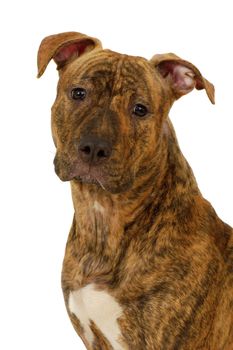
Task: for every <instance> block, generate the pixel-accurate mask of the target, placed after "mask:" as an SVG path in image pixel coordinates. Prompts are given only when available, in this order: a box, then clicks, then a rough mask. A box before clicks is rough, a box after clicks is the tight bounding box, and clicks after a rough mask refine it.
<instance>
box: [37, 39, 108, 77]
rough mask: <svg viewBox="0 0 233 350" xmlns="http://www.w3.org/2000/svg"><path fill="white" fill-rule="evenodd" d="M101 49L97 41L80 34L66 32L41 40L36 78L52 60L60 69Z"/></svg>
mask: <svg viewBox="0 0 233 350" xmlns="http://www.w3.org/2000/svg"><path fill="white" fill-rule="evenodd" d="M101 48H102V45H101V42H100V41H99V40H98V39H95V38H92V37H89V36H86V35H85V34H81V33H76V32H67V33H60V34H55V35H50V36H47V37H46V38H44V39H43V40H42V42H41V44H40V47H39V50H38V57H37V65H38V75H37V77H38V78H40V77H41V75H42V74H43V73H44V71H45V69H46V67H47V65H48V63H49V61H50V60H51V59H52V58H53V59H54V61H55V62H56V64H57V69H61V68H62V67H63V66H64V65H65V64H66V63H67V62H68V61H69V62H70V61H71V60H73V59H75V58H77V57H79V56H81V55H83V54H85V53H86V52H89V51H92V50H95V49H101Z"/></svg>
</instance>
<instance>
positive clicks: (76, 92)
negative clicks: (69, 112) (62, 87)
mask: <svg viewBox="0 0 233 350" xmlns="http://www.w3.org/2000/svg"><path fill="white" fill-rule="evenodd" d="M86 94H87V92H86V90H85V89H83V88H79V87H78V88H74V89H73V90H71V97H72V99H73V100H84V99H85V97H86Z"/></svg>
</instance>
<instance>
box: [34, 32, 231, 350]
mask: <svg viewBox="0 0 233 350" xmlns="http://www.w3.org/2000/svg"><path fill="white" fill-rule="evenodd" d="M52 58H53V59H54V60H55V62H56V64H57V66H58V70H59V76H60V79H59V83H58V89H57V97H56V100H55V103H54V105H53V107H52V134H53V139H54V143H55V146H56V149H57V153H56V157H55V160H54V164H55V171H56V173H57V174H58V176H59V177H60V178H61V180H63V181H70V183H71V190H72V199H73V204H74V209H75V214H74V219H73V223H72V227H71V230H70V234H69V238H68V241H67V246H66V252H65V258H64V263H63V271H62V288H63V292H64V298H65V303H66V306H67V311H68V314H69V316H70V319H71V321H72V323H73V326H74V328H75V330H76V331H77V333H78V335H79V336H80V337H81V338H82V340H83V342H84V344H85V346H86V348H87V349H89V350H110V349H115V350H117V349H118V350H120V349H127V350H188V349H189V350H194V349H203V350H204V349H205V350H207V349H208V350H232V349H233V230H232V228H230V227H229V226H228V225H227V224H225V223H223V222H222V221H221V220H220V219H219V218H218V216H217V214H216V213H215V211H214V209H213V208H212V206H211V204H210V203H209V202H208V201H206V200H205V199H204V198H203V197H202V195H201V193H200V191H199V189H198V186H197V183H196V180H195V177H194V175H193V172H192V170H191V168H190V166H189V164H188V163H187V161H186V159H185V158H184V156H183V154H182V153H181V150H180V148H179V145H178V142H177V139H176V136H175V132H174V129H173V127H172V124H171V121H170V119H169V116H168V114H169V110H170V108H171V106H172V104H173V103H174V102H175V100H176V99H177V98H179V97H181V96H182V95H184V94H185V93H187V92H189V91H191V90H192V89H193V88H195V87H196V88H197V89H205V90H206V92H207V95H208V97H209V99H210V100H211V102H213V103H214V88H213V85H212V84H211V83H209V82H208V81H207V80H206V79H205V78H203V76H202V75H201V73H200V72H199V70H198V69H197V68H196V67H195V66H193V65H192V64H191V63H189V62H187V61H184V60H181V59H180V58H178V57H177V56H175V55H174V54H165V55H156V56H154V57H153V59H152V60H150V61H148V60H146V59H144V58H141V57H132V56H127V55H123V54H119V53H116V52H113V51H110V50H103V49H102V47H101V43H100V42H99V41H98V40H97V39H95V38H91V37H87V36H86V35H83V34H80V33H75V32H71V33H62V34H58V35H54V36H50V37H47V38H45V39H44V40H43V41H42V43H41V46H40V49H39V54H38V68H39V73H38V75H39V76H40V75H42V74H43V72H44V70H45V68H46V66H47V64H48V62H49V61H50V59H52ZM180 67H181V68H182V69H181V68H180ZM184 67H185V69H184ZM182 74H183V75H184V74H185V79H183V80H182V78H183V75H182ZM76 87H81V88H82V89H85V91H86V96H85V99H83V100H74V99H72V98H71V92H72V89H74V88H76ZM138 103H140V104H142V105H144V106H146V108H147V114H146V116H142V117H140V116H137V115H135V113H134V112H133V111H134V106H135V104H138ZM90 136H91V137H93V138H101V139H104V140H107V142H108V144H109V145H110V147H111V155H110V157H109V158H108V159H107V160H105V161H104V162H102V163H101V164H97V165H92V164H90V163H86V162H84V161H83V159H82V158H81V157H80V156H79V152H78V149H79V148H78V147H79V144H80V140H81V139H83V138H85V137H90ZM104 296H106V307H105V306H104V300H105V299H104ZM98 298H99V299H98ZM75 300H76V304H75ZM85 305H86V306H85ZM98 305H99V306H101V307H99V309H98ZM108 310H110V311H109V312H108ZM111 310H113V311H112V312H111ZM114 310H116V311H114ZM79 315H80V317H79ZM101 315H103V319H104V321H103V323H101ZM114 315H115V316H114ZM91 317H92V319H91ZM79 318H80V319H79ZM95 320H96V322H95ZM108 325H109V327H108ZM108 329H109V334H107V333H106V332H108V331H107V330H108Z"/></svg>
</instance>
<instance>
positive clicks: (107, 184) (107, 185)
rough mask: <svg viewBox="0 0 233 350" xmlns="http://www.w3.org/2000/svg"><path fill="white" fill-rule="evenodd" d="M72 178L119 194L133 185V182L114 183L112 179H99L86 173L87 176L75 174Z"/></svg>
mask: <svg viewBox="0 0 233 350" xmlns="http://www.w3.org/2000/svg"><path fill="white" fill-rule="evenodd" d="M72 180H74V181H75V182H77V183H82V184H87V185H88V184H92V185H96V186H97V187H98V188H102V190H104V191H106V192H109V193H111V194H119V193H123V192H126V191H127V190H129V189H130V188H131V186H132V183H131V182H130V183H112V182H111V181H107V180H102V179H98V177H97V178H95V177H92V176H91V175H89V174H88V175H85V176H75V177H74V178H73V179H72Z"/></svg>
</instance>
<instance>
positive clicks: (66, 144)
mask: <svg viewBox="0 0 233 350" xmlns="http://www.w3.org/2000/svg"><path fill="white" fill-rule="evenodd" d="M51 59H54V61H55V62H56V64H57V68H58V71H59V76H60V79H59V82H58V89H57V97H56V100H55V103H54V105H53V107H52V135H53V140H54V143H55V146H56V149H57V152H56V156H55V159H54V164H55V171H56V173H57V175H58V176H59V177H60V179H61V180H63V181H68V180H74V181H78V182H84V183H94V184H96V185H97V186H101V187H102V188H103V189H105V190H107V191H109V192H111V193H120V192H123V191H126V190H128V189H129V188H131V187H132V186H133V183H134V181H135V179H136V178H138V177H140V176H146V173H147V172H150V173H153V167H156V164H158V163H159V160H158V159H159V157H161V147H162V143H163V129H164V128H163V122H164V119H165V118H166V117H167V115H168V111H169V109H170V107H171V105H172V104H173V102H174V101H175V100H176V99H178V98H179V97H181V96H182V95H185V94H187V93H188V92H190V91H191V90H193V89H194V88H196V89H205V90H206V92H207V95H208V97H209V99H210V100H211V102H212V103H214V87H213V85H212V84H211V83H209V82H208V81H207V80H206V79H204V78H203V77H202V75H201V73H200V72H199V70H198V69H197V68H196V67H195V66H193V65H192V64H191V63H189V62H187V61H184V60H182V59H180V58H179V57H177V56H176V55H174V54H164V55H155V56H154V57H153V58H152V59H151V60H150V61H148V60H146V59H144V58H142V57H133V56H127V55H122V54H119V53H116V52H112V51H110V50H103V49H102V46H101V43H100V41H99V40H97V39H95V38H92V37H89V36H86V35H83V34H80V33H75V32H68V33H62V34H58V35H52V36H49V37H46V38H45V39H44V40H43V41H42V43H41V45H40V48H39V52H38V77H40V76H41V75H42V74H43V73H44V71H45V69H46V67H47V64H48V63H49V61H50V60H51ZM155 170H156V169H154V171H155Z"/></svg>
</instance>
